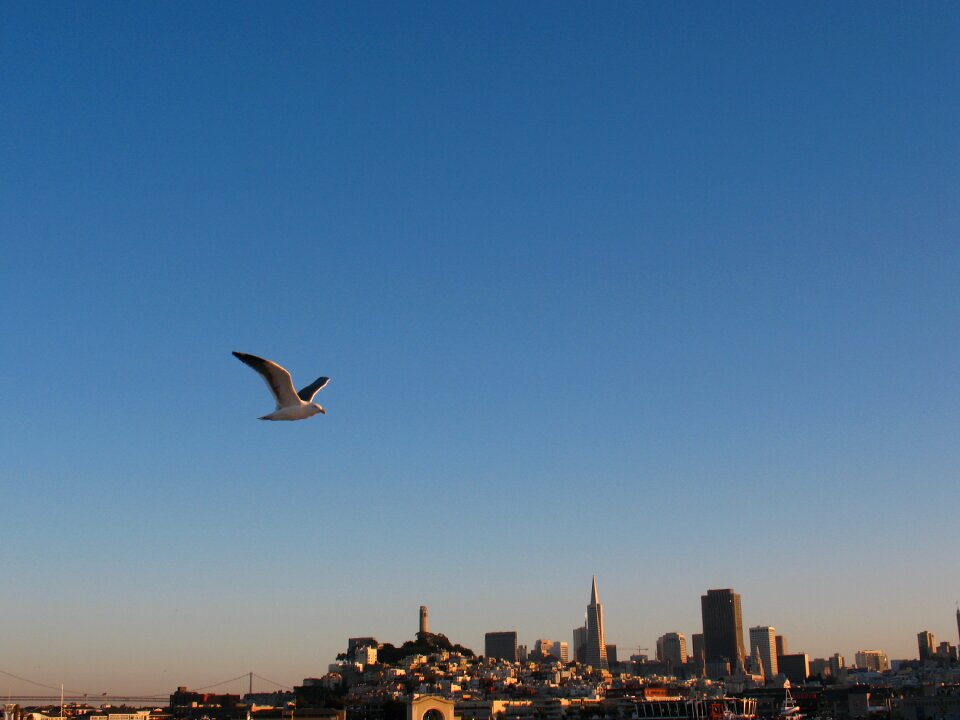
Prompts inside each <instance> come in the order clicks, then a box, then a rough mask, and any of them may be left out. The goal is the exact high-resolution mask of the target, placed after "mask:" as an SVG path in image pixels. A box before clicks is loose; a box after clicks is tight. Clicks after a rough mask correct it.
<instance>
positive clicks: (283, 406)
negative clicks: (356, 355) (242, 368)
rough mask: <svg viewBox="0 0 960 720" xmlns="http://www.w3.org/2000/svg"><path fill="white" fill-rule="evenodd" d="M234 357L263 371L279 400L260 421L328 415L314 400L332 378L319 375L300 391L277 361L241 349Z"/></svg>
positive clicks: (302, 418)
mask: <svg viewBox="0 0 960 720" xmlns="http://www.w3.org/2000/svg"><path fill="white" fill-rule="evenodd" d="M234 357H236V358H237V360H239V361H240V362H242V363H243V364H244V365H249V366H250V367H252V368H253V369H254V370H256V371H257V372H258V373H259V374H260V377H262V378H263V381H264V382H265V383H266V384H267V387H268V388H270V393H271V394H272V395H273V397H274V399H275V400H276V401H277V408H276V410H274V411H273V412H272V413H270V414H269V415H264V416H262V417H261V418H260V420H306V419H307V418H311V417H313V416H314V415H318V414H320V413H323V414H324V415H325V414H326V412H327V411H326V410H324V409H323V408H322V407H320V406H319V405H317V404H316V403H315V402H311V401H312V400H313V398H314V396H315V395H316V394H317V393H318V392H320V390H322V389H323V387H324V386H325V385H326V384H327V383H328V382H329V381H330V378H327V377H319V378H317V379H316V380H314V381H313V382H312V383H310V384H309V385H307V386H306V387H305V388H302V389H301V390H300V391H299V392H297V391H296V390H294V389H293V379H292V378H291V377H290V373H289V372H287V371H286V369H284V368H282V367H280V366H279V365H277V364H276V363H275V362H272V361H270V360H264V359H263V358H261V357H257V356H256V355H248V354H247V353H239V352H235V353H234Z"/></svg>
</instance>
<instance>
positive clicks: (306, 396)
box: [297, 377, 330, 402]
mask: <svg viewBox="0 0 960 720" xmlns="http://www.w3.org/2000/svg"><path fill="white" fill-rule="evenodd" d="M328 382H330V378H328V377H321V378H317V379H316V380H314V381H313V382H312V383H310V384H309V385H307V386H306V387H305V388H303V389H302V390H299V391H298V392H297V397H298V398H300V399H301V400H303V401H304V402H310V401H312V400H313V397H314V396H315V395H316V394H317V393H318V392H320V391H321V390H323V388H324V386H326V384H327V383H328Z"/></svg>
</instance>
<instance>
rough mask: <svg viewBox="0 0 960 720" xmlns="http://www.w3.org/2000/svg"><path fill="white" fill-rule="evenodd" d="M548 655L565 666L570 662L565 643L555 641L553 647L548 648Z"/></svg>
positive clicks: (568, 648)
mask: <svg viewBox="0 0 960 720" xmlns="http://www.w3.org/2000/svg"><path fill="white" fill-rule="evenodd" d="M550 654H551V655H553V656H554V657H555V658H557V659H558V660H559V661H560V662H562V663H564V664H566V663H568V662H570V645H569V643H565V642H563V641H562V640H557V641H556V642H555V643H554V644H553V647H552V648H550Z"/></svg>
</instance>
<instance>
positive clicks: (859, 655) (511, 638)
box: [0, 576, 960, 697]
mask: <svg viewBox="0 0 960 720" xmlns="http://www.w3.org/2000/svg"><path fill="white" fill-rule="evenodd" d="M727 593H731V595H730V597H727V595H726V594H727ZM708 597H710V598H717V599H719V601H720V602H721V605H724V606H725V605H726V604H728V603H734V604H735V607H736V608H739V602H740V594H739V593H736V592H733V591H732V589H724V590H709V591H707V594H706V595H702V596H701V609H703V606H704V604H705V602H706V600H707V598H708ZM591 606H594V607H596V606H599V607H600V610H599V613H598V616H599V618H598V619H599V625H600V627H601V628H602V627H603V625H604V621H603V610H602V604H601V603H600V602H599V593H598V592H597V579H596V576H594V577H593V580H592V585H591V596H590V605H588V614H589V612H590V607H591ZM429 607H430V606H429V605H425V604H421V605H419V607H418V610H417V622H416V623H411V627H414V626H415V627H416V630H415V631H412V632H411V633H410V635H409V637H405V638H391V639H389V640H385V639H384V638H380V641H381V642H384V641H385V642H394V641H396V643H395V644H397V645H399V644H400V643H402V642H404V641H406V640H408V639H411V638H413V637H417V636H421V635H425V634H429V633H430V632H431V629H430V624H429V619H428V617H429ZM721 612H722V611H721ZM734 612H736V610H735V611H734ZM956 619H957V621H958V628H957V630H958V637H957V638H955V639H951V640H948V641H947V642H948V643H949V644H951V645H955V646H957V647H960V612H957V613H956ZM705 620H706V617H704V621H705ZM740 625H741V635H742V633H743V626H742V620H740ZM435 631H436V630H435ZM774 631H775V628H774V627H772V626H756V627H750V628H749V645H748V646H747V647H750V648H751V651H750V653H749V654H752V649H753V648H754V647H755V646H759V645H760V642H759V640H760V638H765V639H766V642H767V648H768V649H773V647H772V646H773V644H774ZM439 632H440V633H441V634H444V635H447V637H448V638H449V639H450V640H451V641H452V642H454V643H458V642H459V643H460V644H464V643H463V642H462V641H461V640H460V639H459V638H458V637H457V636H456V635H454V634H450V633H447V632H446V631H444V630H442V629H441V630H439ZM724 632H726V631H725V630H724ZM602 634H603V633H602V632H601V635H602ZM675 635H676V633H675V632H674V631H670V632H666V633H664V634H662V635H661V636H660V637H659V638H658V640H657V643H654V644H653V645H651V647H650V648H642V649H644V650H655V649H656V646H657V645H658V644H659V643H660V641H662V640H664V639H665V638H670V637H671V636H675ZM679 635H680V639H679V640H676V639H674V640H671V642H678V643H679V646H678V647H682V648H686V647H687V643H686V641H685V639H684V636H685V633H683V632H681V633H679ZM925 636H934V637H935V635H934V634H933V633H930V632H929V631H927V630H924V631H921V632H919V633H917V634H915V635H914V636H913V637H914V640H916V641H917V643H920V642H921V638H922V637H925ZM377 637H379V636H378V634H377V633H375V632H374V633H372V634H371V635H366V636H360V637H359V639H360V640H364V641H366V640H372V639H373V638H377ZM525 637H526V635H525V634H524V633H522V632H521V631H519V630H517V629H512V630H502V629H501V630H490V631H486V632H485V633H484V639H483V642H482V643H481V644H477V645H476V646H472V645H470V644H469V643H467V644H465V647H468V648H470V649H473V650H474V651H475V652H476V653H477V654H485V653H486V652H487V651H488V648H490V647H491V642H493V647H497V648H502V647H503V643H504V641H507V644H508V645H509V646H510V647H511V648H512V649H513V650H512V651H513V653H516V649H517V647H518V644H519V645H524V646H525V645H526V643H525V642H520V640H521V639H523V638H525ZM724 637H725V638H726V640H727V641H729V640H730V638H727V637H726V636H724ZM777 637H787V636H785V635H780V634H777ZM741 639H742V638H741ZM931 639H932V638H931ZM941 639H942V638H941ZM531 640H532V641H531V642H530V646H529V647H530V650H531V651H533V650H534V649H536V650H537V651H541V650H542V648H541V647H540V645H541V643H544V642H546V643H549V644H550V645H551V648H550V649H547V650H545V651H544V654H548V653H550V652H551V650H553V649H555V647H556V645H557V644H558V643H562V644H563V645H564V646H568V647H569V652H568V653H565V655H566V657H562V658H561V657H559V656H557V658H558V659H562V660H563V662H568V661H573V660H574V652H575V647H574V646H573V645H572V644H568V643H567V642H566V641H561V640H553V639H552V638H549V639H545V637H544V636H542V635H541V636H538V637H536V639H535V640H533V636H531ZM734 640H735V638H734ZM348 641H349V642H348ZM352 642H353V640H352V639H349V638H346V637H344V638H343V643H342V645H343V647H342V648H341V649H340V650H338V652H341V651H342V649H343V648H347V649H348V651H349V645H350V643H352ZM755 643H756V644H755ZM607 645H614V646H615V645H616V643H607ZM867 646H869V647H867ZM621 647H623V648H624V649H625V650H626V651H627V652H625V653H624V654H623V656H622V657H623V658H624V659H627V658H629V657H630V655H632V654H634V653H632V652H630V648H631V647H636V646H635V645H630V644H627V645H625V646H621ZM921 647H923V645H922V644H921V645H919V646H917V645H915V648H916V653H915V654H916V657H913V656H911V655H909V653H907V654H904V655H902V656H901V655H896V654H891V653H889V652H887V651H886V650H884V649H883V648H879V647H877V646H874V645H870V643H869V642H868V643H866V644H865V645H864V646H862V647H858V648H857V649H856V651H850V652H849V653H847V652H843V651H837V650H833V651H830V652H829V653H813V652H809V651H806V650H803V649H797V648H795V647H790V648H788V650H787V652H788V653H790V654H791V655H793V656H797V655H798V654H805V655H807V657H808V660H810V661H812V660H813V659H815V658H822V659H824V660H829V659H830V658H831V657H833V656H834V655H835V654H839V655H840V656H842V657H844V658H849V659H850V660H854V661H855V662H857V663H859V664H860V666H861V667H868V668H871V669H875V668H880V669H884V668H888V667H889V663H890V662H891V661H894V660H913V659H918V660H921V661H922V660H924V659H925V657H924V655H923V654H922V651H921V650H920V648H921ZM933 647H934V650H935V649H936V645H934V646H933ZM565 649H566V648H565ZM671 652H673V650H672V651H671ZM687 652H688V653H689V655H690V657H691V659H692V654H693V652H692V648H689V649H688V651H687ZM761 652H762V650H761ZM773 652H774V653H776V650H773ZM553 654H554V655H555V656H556V655H557V653H556V652H553ZM640 654H641V655H647V656H648V657H650V658H653V657H655V655H656V654H655V653H654V652H643V653H640ZM878 655H879V656H882V657H883V658H884V660H883V661H882V662H881V663H880V664H879V665H876V664H875V657H876V656H878ZM497 656H499V657H505V656H504V655H503V654H501V653H497ZM333 658H334V656H333V655H331V657H330V658H329V659H328V660H329V661H330V662H332V661H333ZM507 659H509V658H507ZM926 659H929V658H926ZM850 660H848V663H849V662H850ZM584 662H585V661H584ZM707 662H708V666H707V668H708V672H709V662H710V661H709V660H708V661H707ZM762 662H763V664H764V665H765V666H768V665H769V664H770V661H769V659H767V658H765V657H764V659H763V661H762ZM776 662H777V658H776V654H774V656H773V660H772V665H773V666H776ZM328 664H329V663H322V662H321V663H320V665H322V666H323V667H324V668H326V666H327V665H328ZM585 664H590V663H589V662H585ZM742 669H746V665H745V664H744V665H743V668H742ZM731 672H732V673H733V674H736V671H735V670H733V671H731ZM247 675H248V673H247V672H244V673H242V674H241V675H239V676H238V677H236V678H234V680H233V681H231V682H234V683H239V682H241V681H242V682H247ZM253 675H256V676H257V677H259V678H260V680H261V681H264V682H267V683H271V682H272V683H273V684H278V683H276V681H269V680H266V679H265V678H262V677H261V676H260V675H259V674H257V673H253ZM304 677H311V675H310V674H309V673H305V674H304ZM4 682H5V683H6V688H7V689H6V690H5V692H7V693H8V694H21V695H30V694H36V688H37V687H38V686H40V687H44V688H45V689H46V690H55V689H56V687H57V686H56V685H52V684H50V682H49V680H48V681H46V682H44V681H42V680H37V679H36V678H24V677H23V676H22V674H19V673H16V672H9V670H8V669H6V668H0V689H3V687H4V686H3V683H4ZM177 684H178V686H180V685H184V682H183V679H182V678H181V679H180V680H178V683H177ZM215 684H216V685H217V686H219V685H221V684H222V683H221V681H219V680H217V681H215ZM296 684H297V682H296V681H291V682H289V683H279V685H280V686H282V687H287V688H291V687H293V686H294V685H296ZM64 685H67V683H64ZM185 686H186V687H190V685H189V684H186V685H185ZM14 687H16V688H18V689H17V690H16V692H15V693H14V691H13V690H11V689H10V688H14ZM31 688H33V690H32V691H30V692H26V691H25V689H26V690H30V689H31ZM166 691H167V690H166V689H162V688H161V689H156V688H154V691H148V690H146V689H144V688H139V689H138V690H135V691H134V690H130V691H128V694H130V695H137V696H148V695H149V696H162V695H163V694H164V693H165V692H166ZM67 692H68V694H73V695H87V694H89V695H90V696H91V697H95V696H96V695H97V694H99V693H94V692H90V688H85V689H81V688H78V687H70V688H69V689H68V690H67ZM116 694H117V695H123V694H125V693H124V692H119V693H116Z"/></svg>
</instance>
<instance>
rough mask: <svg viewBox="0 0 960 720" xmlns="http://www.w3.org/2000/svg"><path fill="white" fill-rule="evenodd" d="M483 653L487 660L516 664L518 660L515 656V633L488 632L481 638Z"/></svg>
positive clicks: (503, 631) (508, 631)
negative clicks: (493, 659)
mask: <svg viewBox="0 0 960 720" xmlns="http://www.w3.org/2000/svg"><path fill="white" fill-rule="evenodd" d="M483 651H484V655H486V656H487V657H488V658H497V659H498V660H507V661H509V662H516V661H517V660H518V659H519V656H518V655H517V631H516V630H502V631H497V632H488V633H487V634H486V635H484V636H483Z"/></svg>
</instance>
